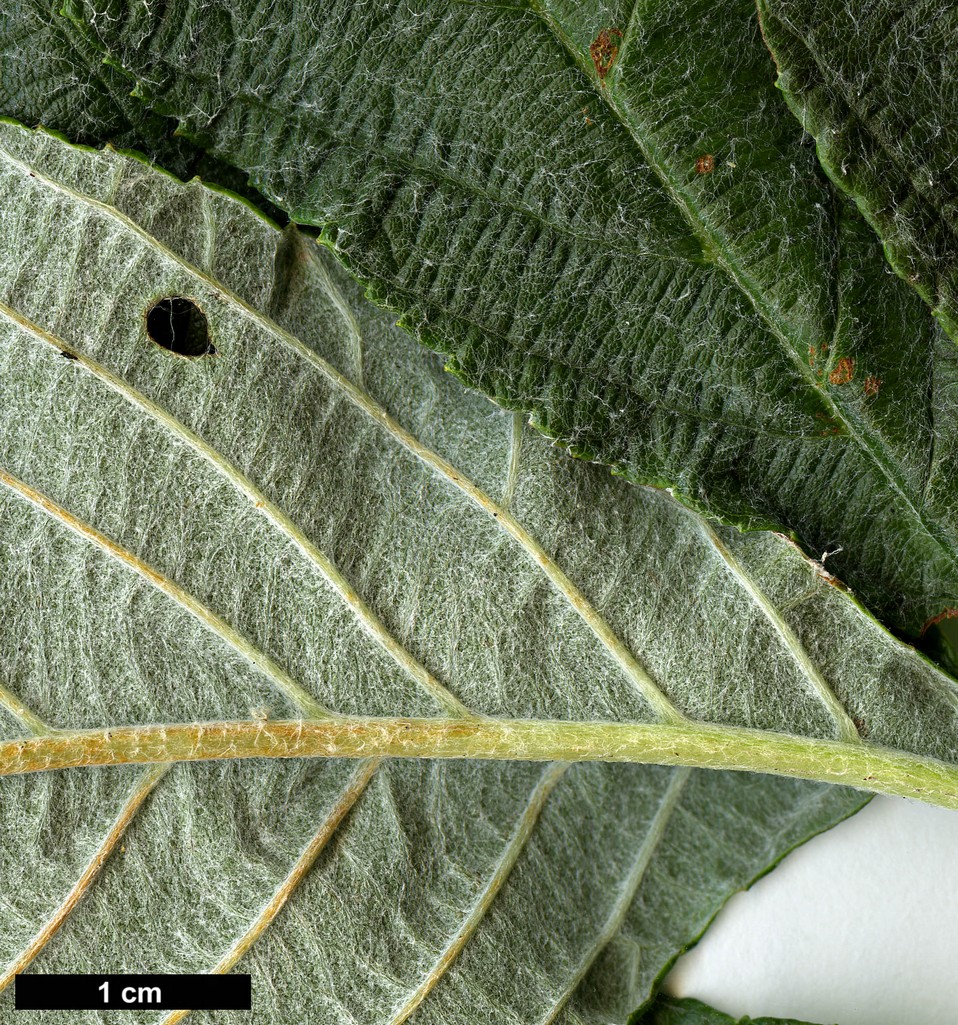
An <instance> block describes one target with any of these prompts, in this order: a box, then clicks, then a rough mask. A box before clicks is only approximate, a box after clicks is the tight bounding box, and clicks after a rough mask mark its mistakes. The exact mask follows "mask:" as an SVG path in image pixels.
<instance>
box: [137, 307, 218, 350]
mask: <svg viewBox="0 0 958 1025" xmlns="http://www.w3.org/2000/svg"><path fill="white" fill-rule="evenodd" d="M146 333H147V334H148V335H149V336H150V340H151V341H153V342H156V344H157V345H159V346H162V348H164V349H169V350H170V352H175V353H176V354H177V355H179V356H194V357H195V356H212V355H214V354H215V352H216V349H215V348H214V347H213V343H212V342H211V341H210V325H209V321H207V319H206V314H205V313H204V312H203V311H202V310H201V309H200V308H199V306H198V305H197V304H196V303H195V302H194V301H193V300H192V299H188V298H187V297H186V296H183V295H171V296H167V297H166V298H165V299H160V300H159V302H155V303H154V304H153V305H152V306H151V307H150V308H149V310H147V313H146Z"/></svg>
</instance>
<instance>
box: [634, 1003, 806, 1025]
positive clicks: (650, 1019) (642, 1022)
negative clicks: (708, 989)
mask: <svg viewBox="0 0 958 1025" xmlns="http://www.w3.org/2000/svg"><path fill="white" fill-rule="evenodd" d="M632 1025H809V1023H808V1022H800V1021H796V1020H795V1019H794V1018H788V1019H785V1018H732V1017H730V1016H729V1015H727V1014H722V1012H721V1011H716V1010H715V1008H713V1007H709V1006H708V1005H707V1004H703V1003H702V1002H701V1001H699V1000H675V999H673V998H672V997H660V998H659V999H658V1000H656V1002H655V1004H654V1005H653V1006H652V1007H651V1008H650V1009H649V1011H648V1012H646V1013H645V1014H643V1015H642V1016H641V1017H639V1018H636V1019H634V1020H633V1023H632Z"/></svg>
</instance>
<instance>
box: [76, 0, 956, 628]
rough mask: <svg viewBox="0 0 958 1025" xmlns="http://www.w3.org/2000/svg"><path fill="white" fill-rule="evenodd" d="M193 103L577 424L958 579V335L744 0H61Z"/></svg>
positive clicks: (365, 268)
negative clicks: (817, 145) (854, 195)
mask: <svg viewBox="0 0 958 1025" xmlns="http://www.w3.org/2000/svg"><path fill="white" fill-rule="evenodd" d="M68 11H69V13H70V15H71V17H72V19H73V23H74V25H75V26H76V27H77V28H78V30H80V31H82V32H83V33H84V36H85V38H86V39H87V40H88V41H89V42H90V44H91V45H95V46H97V47H100V48H101V50H102V51H103V52H104V53H105V54H107V55H108V56H109V59H110V60H111V61H112V62H114V64H115V65H116V66H117V67H120V68H123V69H125V71H126V73H127V74H128V75H129V78H130V85H131V87H133V86H135V90H136V93H137V95H139V96H141V97H142V98H143V100H144V102H145V103H146V104H147V105H148V106H150V107H151V108H152V109H154V110H156V111H160V112H162V113H164V114H167V115H170V116H173V117H176V118H177V119H178V120H179V121H180V125H181V130H182V131H184V132H186V133H187V134H188V135H190V136H191V137H192V138H193V139H195V140H196V141H198V142H199V143H201V144H202V145H204V146H209V147H211V149H212V150H213V151H214V152H215V153H217V154H218V155H219V156H220V157H222V158H224V159H226V160H227V161H229V162H231V163H234V164H235V165H237V166H238V167H240V168H242V169H243V170H244V171H246V172H248V173H249V174H250V176H251V180H252V182H253V184H254V185H255V186H256V187H258V188H260V189H262V190H263V192H264V193H265V194H267V195H268V196H269V197H270V198H271V199H272V200H273V201H274V202H276V203H277V204H279V205H280V206H282V207H283V208H284V209H286V210H287V211H288V212H289V213H290V214H291V216H292V217H293V218H294V219H295V220H297V221H300V222H304V223H309V224H313V225H319V226H321V228H322V230H323V233H324V238H325V240H326V241H327V242H328V243H329V244H330V245H331V246H333V247H334V248H335V249H336V251H337V253H338V255H339V256H340V258H341V259H343V260H344V261H345V262H346V263H347V264H348V265H349V266H350V268H351V269H352V271H353V272H354V273H355V274H356V276H357V277H358V278H359V279H360V280H362V281H364V282H365V283H367V285H368V288H369V293H370V295H371V296H372V297H373V298H374V299H375V300H376V301H377V302H379V303H380V304H382V305H385V306H387V307H389V308H390V309H393V310H396V311H400V312H401V314H402V320H403V323H404V324H405V325H406V326H408V327H409V328H410V329H411V330H412V331H413V332H415V333H416V334H417V335H418V336H419V337H420V338H421V339H423V340H424V341H426V342H427V343H428V344H430V345H432V346H434V347H435V348H437V349H438V350H440V351H441V352H442V353H443V354H444V355H445V356H446V357H447V361H448V365H449V366H450V367H451V369H453V370H454V371H455V372H456V373H457V374H459V375H460V376H461V377H462V378H463V379H464V380H466V381H467V382H468V383H470V384H471V385H474V386H477V387H479V388H481V389H482V390H483V391H484V392H485V393H487V394H488V395H490V396H492V397H493V398H494V399H495V400H496V401H498V402H499V403H501V404H502V405H505V406H506V407H509V408H513V409H518V410H521V411H522V412H523V413H524V414H526V415H528V416H530V417H531V419H532V422H533V423H534V425H536V426H537V427H539V428H540V429H541V430H542V431H544V432H545V433H547V434H550V435H552V436H554V437H556V438H558V439H560V440H561V441H562V442H563V443H564V444H565V445H567V446H568V447H569V448H571V449H572V451H573V452H575V453H577V454H579V455H583V456H587V457H591V458H595V459H597V460H600V461H602V462H605V463H607V464H611V465H613V466H614V467H616V468H617V469H618V470H619V471H620V472H622V473H623V474H625V475H626V476H628V477H629V478H631V479H632V480H634V481H640V482H646V483H653V484H657V485H662V486H667V487H670V488H672V489H673V490H674V492H675V493H676V494H677V495H679V496H680V497H682V498H683V499H684V500H685V501H687V502H689V503H690V504H692V505H693V506H696V507H699V508H704V509H707V510H708V511H709V512H710V513H711V514H712V515H715V516H718V517H720V518H723V519H725V520H727V521H733V522H735V523H739V524H745V525H748V526H762V525H775V526H777V527H785V528H788V529H789V530H791V531H794V532H795V534H796V535H797V537H798V538H799V540H800V542H801V543H802V544H803V545H804V546H805V549H806V551H807V552H809V553H810V554H814V555H816V556H820V555H821V554H822V553H823V552H825V551H828V552H830V553H832V554H831V555H830V562H829V565H830V568H832V567H833V568H834V571H835V572H836V573H837V574H838V575H839V576H841V577H842V579H844V580H846V582H848V583H849V584H850V585H851V586H852V587H853V588H854V589H855V591H856V593H857V594H858V595H860V596H861V598H862V599H863V600H864V601H865V603H866V604H867V605H868V606H869V607H870V608H872V609H873V610H874V611H875V612H876V613H877V614H878V615H879V616H880V617H881V618H883V619H884V620H885V621H886V622H888V623H889V624H890V625H892V626H894V627H895V628H897V629H900V630H902V631H904V632H906V633H907V634H909V635H910V636H913V637H916V636H918V635H919V634H920V633H921V631H922V629H923V627H924V626H925V624H926V623H927V622H928V621H929V620H931V619H932V618H933V617H935V616H938V615H940V614H941V613H943V612H944V611H945V610H946V609H947V608H949V607H954V606H955V605H958V546H956V542H955V538H956V537H958V530H956V527H958V522H956V520H958V516H956V493H955V485H954V482H955V480H956V478H958V474H956V453H958V449H956V436H955V435H956V425H958V409H956V401H958V387H956V385H958V362H956V352H955V347H954V344H953V343H952V342H951V341H950V340H949V339H947V338H946V337H945V336H944V334H943V332H941V331H940V329H939V328H938V326H937V325H936V323H935V322H934V320H933V318H932V317H931V316H930V315H929V313H928V311H927V309H926V308H925V307H924V305H923V304H922V302H921V301H920V299H919V298H918V297H917V296H916V295H915V294H914V293H913V292H912V290H911V289H910V288H909V287H908V285H907V284H906V283H904V282H902V281H899V280H897V279H896V278H895V277H894V275H892V274H890V273H889V271H888V267H887V265H886V263H885V260H884V257H883V254H882V251H881V247H880V245H879V244H878V242H877V241H876V240H875V238H874V236H873V233H872V231H871V229H870V228H869V227H868V225H867V224H866V223H865V222H864V221H863V219H862V218H861V217H860V215H859V214H858V213H857V212H856V210H855V209H854V206H853V205H852V204H851V202H850V201H848V200H844V199H842V198H841V197H840V196H839V194H838V193H837V192H836V191H835V190H834V189H833V188H832V187H831V185H830V184H829V182H828V181H827V179H826V178H825V177H824V176H823V174H822V172H821V169H820V167H819V165H818V163H817V160H816V156H815V151H814V147H813V146H812V145H811V144H810V143H811V140H810V139H809V138H808V137H807V136H806V135H805V133H804V132H803V131H802V129H801V127H800V126H799V125H798V124H797V123H796V121H795V119H794V117H793V116H792V115H791V114H790V113H789V111H788V109H787V107H786V104H785V102H784V100H783V98H782V96H781V93H780V92H778V91H777V90H776V89H775V87H774V82H773V80H774V75H775V69H774V65H773V63H772V61H771V58H770V56H769V54H768V51H767V49H766V48H765V46H764V44H763V42H762V39H761V36H760V33H759V30H758V23H757V19H756V16H755V11H754V8H753V6H752V4H751V2H749V0H727V2H726V3H724V4H723V5H721V6H720V7H719V8H716V6H715V5H714V4H713V3H705V2H704V0H696V2H693V3H690V4H682V5H676V4H674V3H671V2H669V3H666V2H648V3H640V4H635V5H632V4H631V3H628V4H626V3H618V2H613V3H602V4H579V3H572V2H568V3H564V2H560V0H537V2H535V3H529V4H515V5H510V4H482V3H466V4H462V3H435V2H432V0H404V2H401V3H392V2H388V3H387V2H385V0H383V2H379V0H373V2H369V3H362V4H357V3H353V2H351V0H341V2H338V3H330V4H326V5H324V6H323V8H322V14H321V16H320V15H319V13H317V14H316V16H315V17H312V16H310V15H309V14H304V11H303V7H302V4H300V3H297V2H293V0H280V2H277V3H271V4H268V5H265V4H261V3H258V2H257V0H240V2H231V3H226V2H225V0H203V2H199V0H168V2H164V3H157V2H155V0H71V2H70V3H69V4H68Z"/></svg>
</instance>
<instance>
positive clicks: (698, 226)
mask: <svg viewBox="0 0 958 1025" xmlns="http://www.w3.org/2000/svg"><path fill="white" fill-rule="evenodd" d="M527 2H528V4H529V10H530V12H531V13H532V14H533V15H535V16H536V17H537V18H538V19H539V20H540V21H541V22H542V23H543V24H544V25H545V26H546V27H547V28H548V29H549V31H550V32H551V33H552V35H553V37H554V38H555V39H556V41H557V42H558V43H559V45H560V46H561V48H562V49H563V50H564V51H565V53H566V55H567V56H568V58H569V59H571V60H572V62H573V63H574V65H575V66H576V67H577V68H578V70H579V71H580V72H581V73H582V75H583V76H584V77H585V79H586V80H587V81H588V82H589V84H590V86H591V88H592V91H593V93H594V94H595V95H596V97H597V99H599V100H600V101H601V102H602V103H603V104H604V105H605V106H606V107H607V108H608V109H609V111H610V112H611V113H612V114H613V115H614V116H615V118H616V120H617V121H618V122H619V123H620V124H621V125H622V127H623V129H624V130H625V131H626V132H627V133H628V134H629V136H630V137H631V139H632V140H633V142H634V143H635V145H636V147H637V148H638V150H639V152H640V153H641V155H642V157H643V158H644V159H645V161H646V162H647V163H648V165H649V166H650V167H651V168H652V170H653V171H654V172H655V173H656V175H657V176H658V177H659V179H660V181H661V182H662V184H663V186H664V187H665V189H666V191H667V193H668V194H669V196H670V197H671V199H672V201H673V202H674V203H675V205H676V207H678V209H679V211H680V212H681V214H682V215H683V217H685V219H686V221H687V222H688V224H689V226H690V227H691V228H692V230H693V232H694V233H695V234H696V235H697V236H698V237H699V238H700V240H702V241H703V242H704V243H705V244H706V249H707V251H710V252H714V254H715V255H716V257H717V258H718V260H719V262H720V264H721V266H722V267H723V268H724V270H725V271H726V273H728V274H729V276H730V277H731V278H732V280H733V281H734V282H735V283H736V285H737V286H738V288H739V290H740V291H741V292H743V293H744V294H745V295H746V296H747V297H748V299H749V301H750V302H751V303H752V306H753V307H754V309H755V310H756V312H757V313H758V314H759V316H760V317H761V318H762V319H763V320H764V321H765V323H766V324H767V325H768V327H769V328H770V329H771V331H772V333H773V335H774V336H775V337H776V338H777V339H778V341H779V342H780V343H781V344H782V345H783V347H784V349H785V353H786V356H787V357H788V358H789V359H790V360H791V362H792V363H793V364H794V366H795V368H796V369H797V370H798V372H799V374H800V375H801V376H802V377H803V378H804V379H805V380H806V382H807V383H808V385H809V386H810V387H811V388H813V389H814V390H815V392H817V393H818V395H819V396H821V398H822V399H823V401H824V402H825V403H826V404H827V406H828V407H829V409H830V410H831V412H832V416H833V417H834V418H835V419H836V420H838V421H839V422H840V423H841V424H842V425H843V426H844V427H845V429H846V431H847V432H848V434H849V436H850V437H852V438H854V439H855V441H856V442H857V443H858V444H859V445H860V446H861V447H862V448H864V449H865V450H866V451H867V452H868V453H869V454H870V455H871V457H872V459H873V460H874V462H875V464H876V465H877V466H878V468H879V469H880V470H881V472H882V474H883V476H884V477H885V479H886V480H887V481H888V483H889V484H890V485H891V487H892V488H893V490H894V491H895V492H896V493H897V494H898V495H899V497H900V498H901V499H902V501H904V503H905V504H906V506H907V507H908V509H909V510H910V511H911V513H912V514H913V515H914V517H915V518H916V519H917V521H918V522H919V523H920V524H921V525H922V527H924V529H925V531H926V533H927V534H928V535H929V537H932V538H936V539H938V540H939V541H940V542H941V543H942V544H943V546H944V547H946V548H947V550H948V552H949V554H950V555H951V556H952V559H953V560H955V561H958V542H956V540H955V539H954V538H952V536H951V535H950V534H948V533H946V532H944V531H942V530H941V529H940V528H938V527H937V526H934V525H932V524H929V522H928V521H927V520H926V519H925V516H924V513H923V512H922V511H921V510H919V508H918V507H917V506H916V505H915V504H914V502H913V501H912V499H911V498H910V497H909V495H908V493H907V484H906V483H905V481H904V480H903V479H902V477H901V475H900V473H899V471H898V470H897V469H896V468H895V466H894V465H893V464H892V463H890V461H889V460H888V459H887V456H886V455H885V453H884V451H883V446H882V445H881V439H880V438H879V437H877V436H876V435H875V432H874V431H872V430H871V429H870V428H869V427H868V425H867V424H865V425H862V424H861V423H859V422H858V421H855V420H852V419H850V418H849V417H848V416H846V415H845V413H844V411H843V410H842V409H841V408H840V407H839V406H838V405H837V404H836V403H835V400H834V399H833V398H832V396H831V395H830V394H829V392H827V391H826V390H825V389H822V388H821V387H819V383H818V381H817V379H816V378H815V376H814V374H813V373H812V372H811V370H810V368H809V367H808V365H807V364H806V362H805V361H804V360H803V359H802V358H801V357H800V356H799V351H802V350H803V348H807V346H806V345H804V343H803V344H801V345H800V344H798V342H799V339H797V338H795V337H794V336H793V333H792V330H791V328H790V326H789V325H788V323H787V322H786V321H782V320H780V319H779V318H778V317H776V316H775V315H774V312H773V309H772V307H771V306H770V305H769V304H768V303H767V302H766V300H765V299H764V297H763V295H762V291H761V289H760V288H759V287H758V286H757V284H756V283H755V282H753V281H752V280H751V278H750V276H749V275H748V274H747V273H746V272H745V270H744V268H742V267H741V266H740V265H739V263H738V261H737V260H736V259H735V258H734V256H733V255H732V253H731V252H730V251H729V249H728V248H727V246H726V245H725V243H724V240H723V239H722V237H721V236H720V235H719V233H718V232H717V231H716V230H715V229H714V228H712V227H711V226H710V225H709V223H708V220H707V219H706V218H705V217H704V216H703V215H702V214H701V212H700V211H699V210H698V209H697V207H696V205H695V202H694V199H693V198H692V197H691V196H690V195H688V194H687V192H686V190H685V189H683V188H682V187H681V185H680V184H679V182H678V181H677V180H676V179H675V177H674V176H673V175H672V174H671V172H670V171H669V169H668V165H667V163H666V162H665V160H664V159H662V157H661V155H660V154H659V152H658V150H657V148H656V147H655V145H654V144H653V143H652V142H651V140H649V139H646V138H644V137H643V136H642V135H641V134H640V133H639V129H638V126H637V125H636V124H635V123H634V121H633V120H632V118H631V117H629V116H627V112H626V110H625V109H623V108H622V107H621V105H620V103H619V101H618V99H616V98H615V97H614V88H615V84H616V82H617V81H618V79H619V77H620V76H621V68H622V64H621V61H616V63H615V64H614V65H613V67H612V68H611V70H610V72H609V75H608V77H607V78H606V80H605V87H604V88H603V87H602V85H601V84H597V83H596V79H595V76H594V75H593V74H592V72H591V69H590V68H589V66H588V63H587V62H586V59H585V57H584V55H582V54H581V53H580V52H579V50H578V48H577V47H576V45H575V43H574V42H573V41H572V39H571V38H570V37H569V36H568V34H567V33H566V32H565V30H564V29H563V28H562V26H561V25H560V24H559V23H558V21H557V20H556V19H555V18H554V17H553V16H552V15H551V14H550V13H549V12H548V10H547V9H546V8H545V7H544V6H543V4H542V2H541V0H527ZM638 2H639V0H635V3H636V6H637V4H638ZM634 13H635V7H633V15H634ZM631 20H632V19H631V18H630V23H631ZM835 312H836V313H837V311H835ZM862 428H864V429H862Z"/></svg>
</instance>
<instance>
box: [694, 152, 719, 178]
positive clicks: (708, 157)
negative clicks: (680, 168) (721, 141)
mask: <svg viewBox="0 0 958 1025" xmlns="http://www.w3.org/2000/svg"><path fill="white" fill-rule="evenodd" d="M714 170H715V157H713V156H712V154H711V153H703V154H702V155H701V156H700V157H696V158H695V173H696V174H711V173H712V172H713V171H714Z"/></svg>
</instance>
